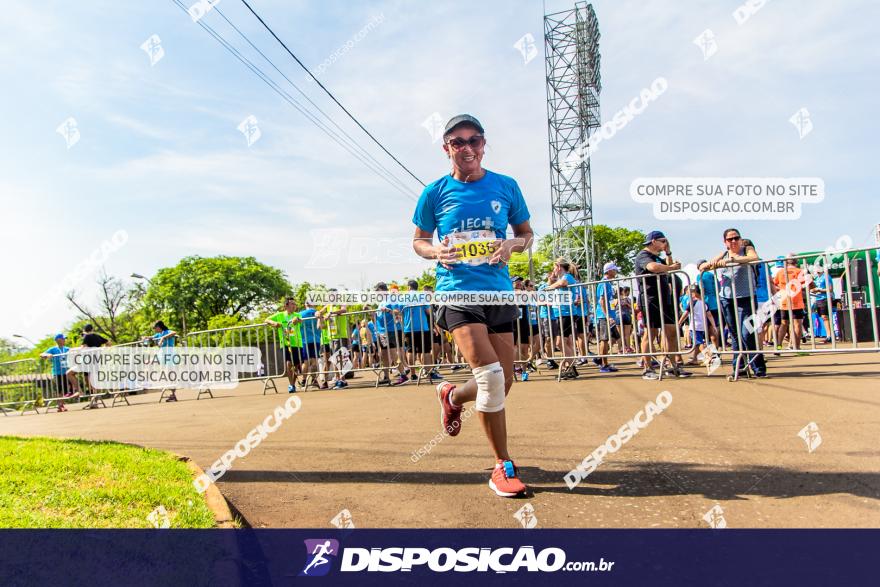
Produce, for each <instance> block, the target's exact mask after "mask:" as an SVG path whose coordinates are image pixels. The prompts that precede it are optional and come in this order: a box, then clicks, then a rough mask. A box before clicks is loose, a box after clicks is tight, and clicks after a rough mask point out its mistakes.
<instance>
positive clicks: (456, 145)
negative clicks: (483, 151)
mask: <svg viewBox="0 0 880 587" xmlns="http://www.w3.org/2000/svg"><path fill="white" fill-rule="evenodd" d="M485 142H486V137H484V136H483V135H474V136H472V137H471V138H469V139H463V138H461V137H455V138H454V139H449V140H448V141H446V144H447V145H449V146H450V147H452V148H453V149H455V150H456V151H459V150H461V149H464V146H465V145H470V146H471V149H479V148H480V147H482V146H483V143H485Z"/></svg>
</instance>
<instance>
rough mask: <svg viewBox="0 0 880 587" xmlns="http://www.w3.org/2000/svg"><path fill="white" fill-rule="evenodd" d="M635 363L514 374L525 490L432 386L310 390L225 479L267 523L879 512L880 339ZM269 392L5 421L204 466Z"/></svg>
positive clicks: (22, 429) (141, 401)
mask: <svg viewBox="0 0 880 587" xmlns="http://www.w3.org/2000/svg"><path fill="white" fill-rule="evenodd" d="M622 366H623V367H625V369H624V370H623V371H621V372H620V373H618V374H616V375H614V376H603V377H600V376H598V375H596V369H595V368H594V367H587V368H585V369H582V372H583V371H585V372H586V374H587V376H586V377H583V378H582V379H581V380H578V381H573V382H563V383H556V382H555V381H554V380H551V379H550V378H549V377H545V376H541V377H533V378H532V379H531V380H530V381H528V382H525V383H516V384H515V385H514V388H513V390H512V392H511V395H510V398H509V400H508V428H509V431H510V446H511V452H512V454H513V456H514V458H515V459H516V461H517V464H518V465H519V466H520V467H521V473H522V478H523V480H524V481H525V482H526V483H528V484H529V485H530V486H531V488H532V489H533V491H534V494H533V495H532V496H530V497H528V498H527V499H516V500H510V499H502V498H498V497H495V495H494V493H492V492H491V490H490V489H489V488H488V486H487V481H488V476H489V468H490V467H491V466H492V465H493V460H492V458H491V456H490V454H489V452H488V447H487V444H486V441H485V439H484V437H483V433H482V430H481V429H480V425H479V422H478V421H477V418H476V417H473V418H472V419H470V420H468V421H466V422H465V424H464V426H463V430H462V433H461V434H460V435H459V436H458V437H456V438H443V439H442V441H441V442H439V444H436V445H435V446H434V447H433V448H431V446H430V441H431V439H432V438H434V437H435V435H437V434H438V433H439V431H440V423H439V408H438V404H437V401H436V399H435V397H434V390H433V386H430V385H427V384H426V385H422V386H419V387H417V386H415V385H412V384H411V385H406V386H403V387H400V388H393V389H389V388H380V389H378V390H376V389H373V388H359V389H355V388H349V389H347V390H344V391H321V392H309V393H302V394H300V398H301V399H302V409H301V410H300V411H299V412H298V413H296V414H294V415H293V416H292V417H291V418H290V419H289V420H287V421H285V422H284V424H282V426H281V427H280V428H279V429H278V430H277V431H276V432H275V433H273V434H272V435H270V436H269V437H268V438H266V440H264V441H263V442H262V444H260V446H258V447H257V448H255V449H254V450H252V451H251V452H250V454H249V455H248V456H247V457H245V458H242V459H238V460H236V461H235V463H234V466H233V468H232V469H231V470H230V471H228V472H227V473H226V475H225V476H224V477H223V478H222V479H221V480H220V481H219V483H218V486H219V488H220V490H221V491H222V492H223V493H224V495H225V496H226V497H227V499H228V500H229V501H230V502H231V503H232V504H233V505H234V506H235V507H236V508H237V509H238V510H239V511H240V512H241V513H242V514H243V515H244V517H245V518H246V519H247V521H248V522H249V523H250V524H252V525H253V526H255V527H263V526H269V527H328V526H329V525H330V520H331V519H332V518H334V516H336V515H337V513H338V512H340V511H341V510H343V509H347V510H349V511H350V512H351V515H352V520H353V523H354V525H355V526H356V527H359V528H360V527H518V526H519V522H518V521H517V520H516V519H515V518H514V517H513V514H514V513H515V512H516V511H517V510H518V509H519V508H521V507H522V506H523V505H524V504H526V503H530V504H531V505H532V507H533V508H534V516H535V517H536V518H537V520H538V527H612V528H613V527H639V528H651V527H663V528H673V527H707V526H708V524H707V522H706V521H704V519H703V515H704V514H705V513H706V512H708V511H709V510H710V509H711V508H713V506H714V505H715V504H718V505H720V506H721V508H722V510H723V514H722V515H723V517H724V519H725V521H726V523H727V526H728V527H731V528H737V527H739V528H741V527H770V528H783V527H877V526H880V448H878V445H877V443H878V440H877V438H878V431H880V355H877V354H860V355H840V356H828V355H825V356H818V357H784V358H779V359H775V360H772V361H771V364H770V374H771V378H769V379H767V380H757V381H743V382H739V383H728V382H726V381H725V380H724V379H723V377H719V376H717V375H716V376H713V377H711V378H707V377H705V376H695V377H694V378H692V379H689V380H668V381H663V382H660V383H657V382H648V381H642V380H641V379H640V378H639V376H638V370H637V369H636V368H635V365H633V364H632V363H630V364H629V365H622ZM840 371H845V372H846V373H844V374H841V373H839V372H840ZM720 373H721V372H720V371H719V373H718V374H720ZM358 381H359V380H355V382H358ZM278 387H279V389H285V388H286V385H281V382H280V381H279V386H278ZM261 390H262V384H261V383H253V382H252V383H247V384H243V385H242V386H241V387H240V388H239V389H237V390H235V391H220V392H217V393H216V395H217V397H216V399H203V400H200V401H195V399H194V398H195V392H194V391H181V392H179V397H180V398H181V401H180V402H178V403H177V404H159V403H157V402H156V400H157V399H158V394H157V393H154V394H148V395H143V396H138V397H137V398H134V399H133V403H134V404H135V405H133V406H131V407H117V408H113V409H100V410H93V411H81V410H78V409H75V408H74V409H71V411H70V412H69V413H66V414H54V413H53V414H48V415H39V416H36V415H33V414H29V415H25V416H20V417H19V416H13V417H7V418H0V434H4V435H6V434H14V435H50V436H60V437H81V438H89V439H112V440H118V441H123V442H132V443H136V444H140V445H145V446H150V447H155V448H161V449H167V450H172V451H175V452H179V453H183V454H186V455H189V456H191V457H192V458H194V459H195V460H196V461H197V462H198V463H199V465H201V466H202V467H203V468H206V467H208V466H209V465H210V464H211V463H212V462H213V461H214V460H216V459H218V458H219V457H220V455H221V454H223V453H224V452H225V451H227V450H229V449H231V448H232V447H233V445H234V444H235V443H236V442H237V441H239V440H240V439H242V438H244V437H245V435H246V434H247V433H248V431H250V430H251V429H252V428H254V426H256V425H257V424H258V423H260V422H262V421H263V420H264V419H265V418H266V416H268V415H269V414H270V413H271V412H272V410H273V409H274V408H275V407H276V406H279V405H282V404H283V403H284V401H285V400H286V399H287V397H288V396H287V394H286V393H283V394H277V395H275V394H270V395H266V396H263V395H261V394H260V392H261ZM662 390H668V391H669V392H671V394H672V397H673V401H672V404H671V405H670V406H669V408H668V409H667V410H666V411H665V412H663V413H662V414H660V415H658V416H657V417H655V418H654V420H653V422H651V423H650V424H649V425H648V426H647V427H646V428H644V429H642V430H641V431H640V432H639V433H638V434H637V435H636V436H635V437H633V438H632V440H630V441H629V442H628V443H627V444H625V445H624V446H623V447H622V448H621V449H620V450H619V451H618V452H616V453H614V454H612V455H609V456H608V457H607V458H606V459H605V462H604V463H603V464H602V465H601V466H600V467H599V468H598V469H597V470H596V471H595V472H594V473H593V474H592V475H590V476H589V477H588V478H587V479H586V480H585V481H584V482H583V483H582V484H581V485H579V486H578V487H576V488H575V489H574V490H569V489H568V488H567V487H566V485H565V483H564V481H563V475H565V474H566V473H567V472H568V471H569V470H571V469H573V468H574V467H575V465H576V464H577V463H579V462H580V461H581V460H582V459H583V458H584V457H585V456H586V455H587V454H589V453H590V452H592V451H593V450H594V449H595V448H596V447H597V446H599V445H600V444H602V443H604V442H605V440H606V439H607V438H608V437H609V435H611V434H613V433H615V432H616V431H617V430H618V429H619V428H620V427H621V426H622V425H623V424H624V423H626V422H627V421H628V420H630V419H631V418H633V416H634V415H635V414H636V412H638V411H639V410H641V409H643V408H644V407H645V403H646V402H647V401H649V400H654V399H656V397H657V394H658V393H660V392H661V391H662ZM810 422H815V423H816V424H817V425H818V431H819V434H820V436H821V444H820V445H819V446H818V447H817V448H815V450H814V451H813V452H812V453H811V452H809V451H808V450H807V444H806V443H805V441H804V440H803V439H801V438H800V437H799V436H798V432H799V431H800V430H801V429H803V428H804V427H805V426H806V425H807V424H808V423H810ZM426 445H427V446H428V448H431V450H430V452H429V454H427V456H425V457H424V458H421V459H416V458H413V456H412V455H413V453H415V451H417V450H418V449H419V448H421V447H425V446H426ZM414 461H417V462H414Z"/></svg>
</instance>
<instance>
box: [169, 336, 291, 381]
mask: <svg viewBox="0 0 880 587" xmlns="http://www.w3.org/2000/svg"><path fill="white" fill-rule="evenodd" d="M277 330H278V329H277V327H275V326H269V325H268V324H250V325H245V326H230V327H228V328H217V329H213V330H197V331H195V332H190V333H188V334H187V335H186V337H185V338H184V339H183V344H184V345H185V346H187V347H191V348H206V347H220V348H231V347H251V348H257V349H259V350H260V355H261V356H262V361H263V364H262V365H260V368H259V369H258V371H257V372H256V373H255V374H253V375H248V376H246V377H239V379H238V380H239V381H263V394H264V395H265V394H266V392H267V390H268V389H269V387H272V388H273V389H274V390H275V393H278V388H277V387H276V386H275V381H274V378H276V377H281V376H283V375H284V373H285V370H284V349H283V346H282V344H281V341H280V340H279V339H278V333H277ZM208 391H210V390H208ZM212 397H213V396H212Z"/></svg>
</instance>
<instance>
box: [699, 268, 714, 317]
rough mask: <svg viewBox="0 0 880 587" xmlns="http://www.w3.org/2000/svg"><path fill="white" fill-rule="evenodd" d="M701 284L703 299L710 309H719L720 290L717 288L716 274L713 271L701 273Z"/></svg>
mask: <svg viewBox="0 0 880 587" xmlns="http://www.w3.org/2000/svg"><path fill="white" fill-rule="evenodd" d="M700 284H702V286H703V301H704V302H706V307H707V308H709V309H710V310H713V311H714V310H717V309H718V291H717V290H716V289H715V274H714V273H712V272H711V271H703V272H702V273H700Z"/></svg>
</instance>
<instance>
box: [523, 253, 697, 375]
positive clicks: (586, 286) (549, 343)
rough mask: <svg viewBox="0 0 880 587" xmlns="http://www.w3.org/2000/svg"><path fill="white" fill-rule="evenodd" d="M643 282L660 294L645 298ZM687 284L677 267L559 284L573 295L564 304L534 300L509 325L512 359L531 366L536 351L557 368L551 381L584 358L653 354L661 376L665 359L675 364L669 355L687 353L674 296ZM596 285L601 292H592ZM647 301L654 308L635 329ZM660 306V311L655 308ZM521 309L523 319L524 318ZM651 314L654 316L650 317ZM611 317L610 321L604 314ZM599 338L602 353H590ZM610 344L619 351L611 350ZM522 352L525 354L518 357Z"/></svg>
mask: <svg viewBox="0 0 880 587" xmlns="http://www.w3.org/2000/svg"><path fill="white" fill-rule="evenodd" d="M679 280H680V282H681V283H680V284H679ZM603 284H607V285H603ZM649 284H650V285H654V288H655V291H657V292H663V293H662V295H660V296H656V297H655V296H652V297H651V299H650V300H648V299H647V298H646V297H645V296H646V293H645V292H646V290H647V289H648V288H647V287H646V286H647V285H649ZM689 286H690V279H689V278H688V275H687V274H686V273H685V272H683V271H680V270H678V271H671V272H668V273H665V274H663V275H659V274H651V275H640V276H632V277H615V278H613V279H601V280H595V281H581V282H577V283H574V284H571V285H569V286H568V287H567V288H565V289H567V290H568V291H570V292H571V293H572V294H573V296H572V302H571V303H570V304H568V306H567V307H565V306H562V307H560V306H550V305H543V304H539V305H538V306H534V307H533V306H527V307H523V308H520V319H519V320H517V321H516V322H515V323H514V341H515V344H516V347H517V348H516V362H517V363H519V364H527V365H530V366H534V362H535V360H536V359H538V358H539V355H540V359H542V360H544V361H548V360H549V361H551V362H552V363H550V364H551V365H553V364H555V365H557V366H558V373H557V379H562V378H563V377H564V375H565V373H566V372H568V371H569V370H570V369H572V368H573V367H574V368H575V370H574V373H577V371H576V365H580V364H584V363H585V362H586V361H587V360H594V361H598V362H600V363H603V362H605V361H607V360H610V359H624V358H625V359H637V361H639V362H641V361H644V360H648V361H650V360H652V357H655V356H656V357H662V359H663V360H662V362H661V364H660V367H661V369H660V372H659V375H658V376H659V377H660V378H662V377H663V367H665V363H666V362H667V361H669V362H671V363H673V365H672V366H673V367H675V366H676V365H675V364H676V363H678V361H677V360H676V359H675V358H676V357H681V356H683V355H685V354H687V352H688V351H687V350H684V349H682V347H681V344H680V338H679V336H678V334H677V331H678V323H679V321H680V320H681V310H680V307H679V297H680V295H681V294H682V293H683V292H684V291H687V289H688V288H689ZM600 287H601V288H602V295H599V293H598V290H599V288H600ZM661 297H662V303H661V300H660V298H661ZM648 301H650V302H651V304H650V305H651V307H652V309H653V308H654V307H656V308H657V309H658V311H657V312H653V311H652V312H644V313H643V314H644V316H643V321H642V323H641V328H640V324H639V322H638V320H637V316H638V315H639V310H640V309H641V308H647V306H648ZM598 304H604V306H602V312H601V313H602V316H603V317H602V318H597V316H598V313H597V310H598V308H597V305H598ZM661 307H662V309H664V310H666V311H659V309H660V308H661ZM526 313H528V319H526V318H524V316H525V315H526ZM654 314H659V316H655V317H653V318H652V316H653V315H654ZM615 315H616V318H614V323H613V324H612V322H611V321H610V320H609V319H608V317H609V316H611V317H613V316H615ZM689 320H690V319H689V318H688V322H689ZM667 327H674V329H675V332H676V334H675V335H674V336H670V334H671V333H670V332H669V331H668V330H667ZM526 329H527V330H526ZM614 334H616V335H617V336H616V337H615V336H614ZM536 339H537V344H536V343H535V341H536ZM603 339H604V341H607V342H608V352H604V353H603V352H596V353H594V352H592V351H591V350H590V343H591V342H593V341H595V342H597V343H601V342H604V341H603ZM643 340H644V345H642V341H643ZM615 344H617V346H618V349H619V351H622V352H617V353H614V352H611V351H612V350H613V347H614V345H615ZM664 344H666V345H668V348H664ZM643 346H644V347H645V348H643ZM526 353H528V356H524V355H526Z"/></svg>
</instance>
